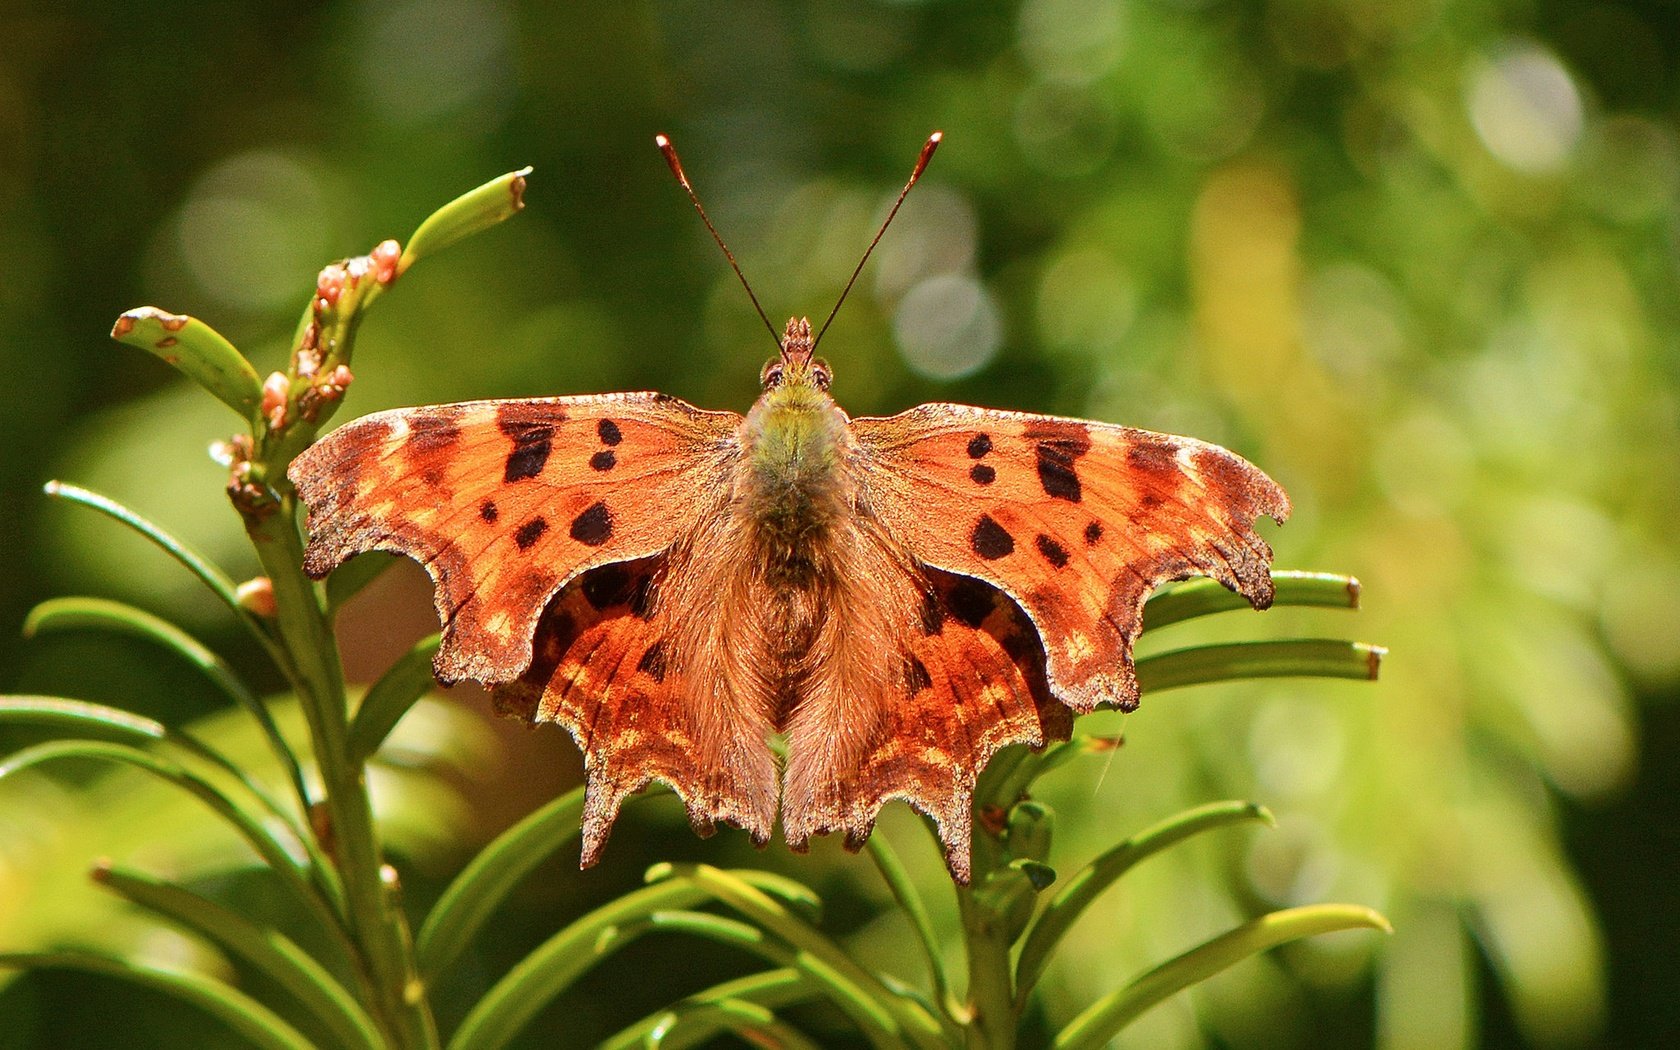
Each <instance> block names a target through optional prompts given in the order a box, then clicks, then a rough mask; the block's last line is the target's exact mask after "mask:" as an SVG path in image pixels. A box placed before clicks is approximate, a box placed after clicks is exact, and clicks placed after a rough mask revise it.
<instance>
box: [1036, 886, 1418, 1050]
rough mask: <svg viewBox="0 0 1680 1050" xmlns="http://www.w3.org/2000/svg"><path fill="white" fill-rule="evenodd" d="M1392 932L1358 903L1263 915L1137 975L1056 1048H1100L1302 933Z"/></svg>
mask: <svg viewBox="0 0 1680 1050" xmlns="http://www.w3.org/2000/svg"><path fill="white" fill-rule="evenodd" d="M1362 928H1363V929H1372V930H1381V931H1383V932H1384V933H1392V932H1393V928H1392V927H1391V926H1389V923H1388V920H1387V919H1385V918H1383V917H1382V915H1380V914H1378V913H1377V912H1375V911H1373V910H1371V909H1370V908H1365V907H1361V906H1359V905H1356V904H1315V905H1310V906H1308V907H1305V908H1290V909H1289V910H1287V911H1278V912H1273V913H1272V914H1270V915H1262V916H1261V917H1260V918H1258V919H1255V920H1253V921H1251V922H1246V923H1243V924H1242V925H1241V926H1238V927H1237V928H1236V929H1234V930H1231V931H1229V932H1227V933H1223V934H1220V935H1219V936H1218V937H1215V938H1213V939H1212V940H1210V941H1208V942H1206V943H1204V944H1202V945H1200V946H1199V947H1196V948H1192V949H1191V950H1189V951H1187V952H1185V953H1184V954H1183V955H1180V956H1178V957H1177V958H1176V959H1172V960H1170V961H1168V962H1165V963H1162V964H1161V965H1160V966H1157V967H1155V968H1154V969H1153V970H1150V971H1148V972H1147V973H1144V974H1142V975H1140V976H1138V977H1136V978H1134V979H1133V980H1132V981H1131V982H1130V983H1129V984H1127V985H1126V986H1125V987H1124V988H1121V989H1119V990H1117V991H1114V992H1111V993H1109V994H1108V995H1106V996H1104V997H1103V998H1101V999H1099V1000H1097V1001H1096V1002H1095V1003H1093V1004H1091V1006H1090V1007H1089V1008H1088V1009H1086V1010H1085V1012H1084V1013H1082V1014H1080V1015H1079V1016H1078V1017H1076V1018H1074V1019H1073V1020H1072V1021H1071V1022H1070V1023H1069V1024H1068V1026H1067V1027H1066V1028H1064V1029H1062V1031H1061V1032H1060V1033H1059V1034H1058V1035H1057V1036H1056V1040H1055V1042H1054V1043H1052V1044H1051V1045H1052V1046H1053V1047H1055V1050H1100V1048H1101V1047H1103V1046H1106V1045H1107V1044H1108V1041H1109V1040H1110V1039H1112V1038H1113V1037H1114V1036H1115V1034H1116V1033H1118V1032H1119V1031H1120V1030H1121V1029H1122V1028H1125V1027H1126V1025H1128V1024H1130V1023H1131V1022H1132V1021H1133V1020H1134V1019H1136V1018H1137V1016H1138V1015H1139V1014H1141V1013H1143V1012H1144V1011H1145V1010H1147V1009H1149V1008H1150V1007H1152V1006H1154V1005H1156V1004H1157V1003H1159V1002H1161V1001H1162V1000H1163V999H1166V998H1167V997H1168V996H1170V995H1173V994H1175V993H1177V992H1181V991H1183V990H1184V989H1186V988H1189V987H1190V986H1191V985H1194V984H1197V983H1200V982H1201V981H1205V980H1207V979H1208V978H1209V977H1212V976H1213V975H1214V974H1216V973H1219V972H1220V971H1221V970H1224V969H1227V968H1229V967H1230V966H1233V965H1235V964H1236V963H1239V962H1241V961H1242V960H1244V959H1247V958H1248V957H1250V956H1252V955H1258V954H1260V953H1261V952H1263V951H1266V950H1267V949H1269V948H1275V947H1277V946H1278V945H1280V944H1286V943H1288V942H1289V941H1294V940H1299V939H1300V938H1302V937H1314V936H1317V935H1318V934H1321V933H1333V932H1335V931H1337V930H1353V929H1362Z"/></svg>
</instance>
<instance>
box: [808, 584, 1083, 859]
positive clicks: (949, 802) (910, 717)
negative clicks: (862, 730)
mask: <svg viewBox="0 0 1680 1050" xmlns="http://www.w3.org/2000/svg"><path fill="white" fill-rule="evenodd" d="M877 582H878V585H879V586H898V587H911V588H915V589H917V590H918V591H919V592H920V593H919V595H918V596H917V602H916V608H917V615H916V617H915V623H914V624H913V625H911V627H910V630H908V631H907V632H906V633H905V635H904V642H903V647H902V649H901V651H900V652H898V653H897V655H896V657H892V658H888V660H889V662H891V663H892V664H893V671H894V673H893V675H892V676H891V681H890V685H889V688H888V690H887V692H886V693H884V694H883V695H880V696H877V697H868V696H862V695H854V696H853V698H852V705H853V709H852V710H851V711H850V712H849V714H848V721H849V724H850V725H852V726H857V725H865V726H869V727H870V730H869V738H868V740H867V741H866V742H865V743H864V746H863V747H862V748H860V749H857V750H856V751H853V752H847V751H842V750H837V749H836V748H835V747H834V746H833V741H834V740H836V739H837V738H838V737H839V736H840V735H841V732H842V727H835V726H825V725H806V726H801V725H800V724H799V723H797V722H796V723H795V725H794V727H793V729H792V731H791V732H790V733H789V740H788V769H787V776H786V780H785V786H784V801H783V807H784V811H783V817H782V820H783V826H784V827H785V829H786V832H787V837H788V841H789V843H790V844H791V845H792V846H793V847H794V848H795V849H798V848H800V847H802V846H803V844H804V842H805V840H806V837H807V836H809V835H811V834H824V833H827V832H832V831H840V832H844V833H845V835H846V842H847V845H848V847H850V848H852V849H857V848H859V847H861V846H862V845H863V843H864V841H865V840H866V839H867V838H868V837H869V834H870V831H871V829H872V828H873V827H874V825H875V817H876V814H877V813H879V811H880V809H881V807H882V805H884V804H885V803H886V802H887V801H889V800H891V799H895V798H896V799H903V800H905V801H907V802H909V803H910V804H911V805H913V806H915V807H916V808H917V809H919V810H921V811H922V812H923V813H926V814H927V815H928V816H930V817H932V818H933V820H934V822H935V824H936V825H937V826H938V829H939V837H940V839H941V840H942V841H943V843H944V846H945V861H946V864H947V866H948V867H949V868H950V870H951V874H952V876H953V877H954V878H956V879H957V880H958V881H959V882H963V883H966V882H967V881H968V879H969V847H970V839H971V835H972V824H973V817H972V806H973V794H974V784H975V780H976V778H977V777H978V776H979V773H980V770H981V769H983V768H984V767H985V765H986V763H987V761H989V760H990V759H991V757H992V755H994V754H995V753H996V752H997V751H998V750H999V749H1001V748H1003V747H1005V746H1007V745H1009V744H1027V745H1030V746H1034V747H1037V746H1040V745H1042V744H1044V743H1047V742H1049V741H1051V740H1057V739H1065V738H1066V737H1067V735H1068V732H1069V730H1070V729H1071V716H1070V715H1069V713H1068V711H1067V709H1066V708H1065V707H1063V706H1062V705H1061V704H1058V703H1056V702H1055V701H1054V700H1052V699H1051V697H1050V693H1049V690H1048V688H1047V686H1046V683H1045V679H1044V672H1043V667H1044V657H1043V653H1042V651H1041V650H1040V649H1039V642H1038V637H1037V634H1036V632H1035V631H1034V630H1033V626H1032V624H1031V623H1030V622H1029V621H1028V620H1027V619H1026V617H1025V616H1023V615H1022V614H1021V611H1020V609H1018V608H1017V607H1016V606H1015V603H1014V602H1012V601H1010V600H1009V599H1008V598H1007V597H1006V596H1004V595H1003V593H1002V592H1000V591H998V590H997V589H996V588H994V587H992V586H990V585H988V584H985V583H982V582H980V581H979V580H975V579H971V578H968V577H963V576H957V575H953V574H951V573H945V572H940V571H938V570H926V571H925V572H924V573H919V574H917V575H915V576H914V577H911V576H906V577H904V578H902V579H894V580H891V581H887V580H880V581H877ZM871 708H873V709H871Z"/></svg>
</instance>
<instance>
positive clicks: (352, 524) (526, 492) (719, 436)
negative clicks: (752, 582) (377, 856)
mask: <svg viewBox="0 0 1680 1050" xmlns="http://www.w3.org/2000/svg"><path fill="white" fill-rule="evenodd" d="M740 423H741V417H740V416H738V415H735V414H734V413H732V412H705V411H701V410H700V409H697V408H694V407H693V406H692V405H689V404H686V403H684V402H682V401H679V400H677V399H676V398H672V397H667V396H665V395H663V394H652V393H632V394H605V395H599V396H593V397H561V398H536V399H530V400H512V401H470V402H463V403H461V404H454V405H438V406H431V407H425V408H404V409H395V410H392V411H388V412H378V413H375V414H373V415H370V416H365V417H363V418H361V419H358V420H355V421H354V422H352V423H349V424H346V425H345V426H342V427H340V428H339V429H337V430H335V431H333V432H332V433H331V434H329V435H327V436H326V437H325V438H323V439H322V440H320V441H319V442H317V443H316V444H315V445H313V446H311V447H310V448H309V449H307V450H305V451H304V452H303V454H302V455H300V456H298V458H297V459H296V460H295V461H293V463H292V465H291V468H290V469H289V470H288V472H287V474H288V476H289V477H290V478H291V480H292V482H293V484H295V485H296V486H297V489H298V493H299V494H300V495H301V496H302V498H303V501H304V502H305V503H306V504H307V505H308V507H309V520H308V529H309V535H310V541H309V547H308V550H307V552H306V554H305V560H304V567H305V569H306V570H307V571H308V572H309V573H310V575H312V576H315V577H317V578H319V577H322V576H325V575H327V573H329V572H331V571H332V570H333V568H334V567H336V566H337V565H339V564H340V563H341V562H343V561H344V560H345V559H347V558H349V557H351V556H352V555H355V554H360V553H362V552H363V551H369V550H386V551H395V552H398V553H401V554H407V555H409V556H411V557H413V558H415V559H416V560H418V561H419V562H420V563H421V564H422V565H423V566H425V568H426V571H427V572H429V573H430V574H431V577H432V581H433V583H435V584H436V587H437V594H436V601H437V610H438V616H439V618H440V619H441V620H442V622H443V625H444V628H443V644H442V646H441V648H440V649H439V651H438V655H437V660H436V661H435V664H434V667H435V669H436V672H437V675H438V677H439V678H440V679H442V680H444V681H445V682H454V681H459V680H461V679H464V678H473V679H477V680H479V681H482V682H486V683H491V684H494V683H497V682H505V681H509V680H511V679H513V678H516V677H517V676H518V675H519V674H520V673H521V672H522V671H524V670H525V668H526V667H527V665H529V664H530V662H531V656H532V647H531V639H532V633H533V631H534V630H535V629H536V626H537V620H538V617H539V616H540V615H541V613H542V610H543V607H544V606H545V605H547V604H548V601H549V599H550V598H551V597H553V596H554V595H555V593H557V592H558V591H559V590H560V588H561V587H562V586H564V585H565V584H566V583H567V581H569V580H571V579H573V578H575V577H576V576H577V575H578V574H579V573H581V572H583V571H585V570H587V569H590V568H592V567H594V566H597V565H603V564H607V563H609V562H618V561H627V560H630V559H633V558H641V557H646V556H649V555H652V554H656V553H658V552H660V551H662V550H664V549H666V548H667V547H669V546H670V545H671V544H672V542H673V541H674V540H675V539H677V538H678V537H679V536H681V535H684V534H686V533H687V532H688V531H690V530H692V528H693V527H694V524H695V522H696V521H698V520H699V519H700V517H701V516H702V515H703V514H704V513H706V511H707V510H708V509H709V508H711V507H712V506H714V503H715V501H716V500H719V499H723V498H726V496H727V493H728V478H729V468H730V464H731V463H732V462H733V461H734V458H735V457H736V456H738V455H739V446H738V445H737V443H736V430H737V428H738V427H739V426H740Z"/></svg>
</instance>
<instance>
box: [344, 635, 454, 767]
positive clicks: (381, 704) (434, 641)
mask: <svg viewBox="0 0 1680 1050" xmlns="http://www.w3.org/2000/svg"><path fill="white" fill-rule="evenodd" d="M440 643H441V637H440V636H439V635H435V634H434V635H432V636H431V637H430V638H423V639H421V640H420V641H418V642H416V643H415V644H414V648H412V649H410V650H409V651H408V652H406V653H404V654H403V655H402V656H400V657H398V658H397V661H396V662H395V663H393V664H392V665H391V666H390V667H387V668H386V669H385V673H384V674H382V675H380V676H379V681H377V682H375V683H373V684H372V685H370V686H368V690H367V692H366V693H364V694H362V703H361V706H359V707H357V708H356V715H355V717H354V718H353V719H351V721H350V739H349V743H348V745H347V746H348V748H349V754H350V759H349V760H350V762H351V763H352V764H354V765H361V764H362V763H363V762H366V761H367V760H368V758H369V757H371V756H372V755H373V753H374V752H375V751H378V750H379V748H380V747H381V746H382V745H383V744H384V743H385V738H386V737H387V736H389V735H390V732H391V730H392V729H394V728H395V727H396V724H397V723H398V722H399V721H401V720H402V716H403V715H406V714H408V709H409V708H411V707H413V706H414V702H415V701H416V700H418V699H420V698H421V697H422V696H425V695H426V693H427V692H429V691H430V690H431V689H432V687H433V686H434V685H436V684H437V681H436V679H434V678H433V677H432V657H433V656H436V655H437V651H438V645H439V644H440Z"/></svg>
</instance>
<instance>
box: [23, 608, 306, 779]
mask: <svg viewBox="0 0 1680 1050" xmlns="http://www.w3.org/2000/svg"><path fill="white" fill-rule="evenodd" d="M89 628H92V629H95V630H107V631H114V632H117V633H119V634H127V635H131V636H134V637H137V638H143V639H145V640H147V641H149V642H155V643H156V644H158V645H161V646H163V647H164V648H165V649H169V650H171V651H173V652H174V653H175V654H176V655H177V656H180V657H181V658H182V659H184V660H186V661H187V662H188V663H190V664H192V665H193V666H194V667H196V668H198V669H199V670H200V671H201V672H203V674H204V676H205V677H206V678H208V679H209V680H210V681H211V682H212V683H214V684H215V685H216V686H217V688H219V689H221V691H222V693H223V695H225V696H227V697H228V699H230V700H232V701H233V702H234V703H235V704H237V705H238V706H240V707H241V708H244V709H245V711H246V712H247V713H249V714H250V716H251V717H252V718H253V719H255V720H256V722H257V725H258V726H259V727H260V728H261V729H262V732H263V736H264V737H265V738H266V739H267V740H268V746H269V749H270V750H271V751H273V752H274V756H275V758H277V759H279V761H280V766H281V768H282V769H284V770H285V771H286V775H287V777H288V778H290V780H291V784H292V791H293V792H294V793H295V794H296V795H297V801H298V806H299V808H300V809H307V808H308V806H309V788H308V785H306V784H305V783H304V779H303V768H302V766H300V765H299V763H298V758H297V753H296V752H294V751H293V750H292V748H291V745H290V744H288V743H286V738H285V737H283V736H282V735H281V734H280V727H279V726H278V725H275V723H274V716H273V715H271V714H270V713H269V710H268V708H267V707H266V706H265V705H264V704H263V702H262V701H261V700H258V699H257V697H256V695H255V694H253V693H252V692H251V690H250V689H248V688H246V686H245V683H244V682H242V681H240V679H239V676H238V675H236V674H234V673H233V668H231V667H229V666H228V664H227V661H225V660H223V659H222V658H221V657H220V656H218V655H216V653H214V652H213V651H211V650H210V649H209V648H208V647H207V646H205V645H204V644H203V643H202V642H200V641H199V640H198V639H196V638H194V637H193V636H192V635H190V634H188V633H187V632H186V631H183V630H182V629H181V628H179V627H177V626H175V625H174V624H172V623H170V622H169V621H168V620H165V619H164V618H163V617H161V616H156V615H154V614H152V613H149V612H146V611H145V610H143V609H137V608H135V607H134V606H132V605H128V604H126V603H124V602H118V601H112V600H110V599H108V598H51V599H48V600H47V601H44V602H42V603H41V604H40V605H37V606H36V607H35V608H34V609H32V610H30V612H29V615H28V616H27V617H25V618H24V621H23V635H24V637H25V638H33V637H35V636H36V635H37V634H40V633H42V632H46V633H51V632H54V631H66V630H85V629H89Z"/></svg>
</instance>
